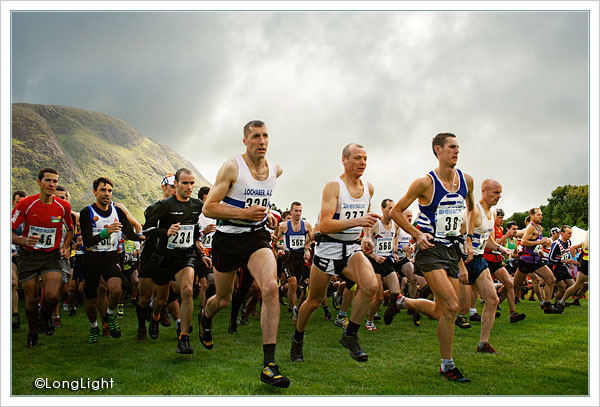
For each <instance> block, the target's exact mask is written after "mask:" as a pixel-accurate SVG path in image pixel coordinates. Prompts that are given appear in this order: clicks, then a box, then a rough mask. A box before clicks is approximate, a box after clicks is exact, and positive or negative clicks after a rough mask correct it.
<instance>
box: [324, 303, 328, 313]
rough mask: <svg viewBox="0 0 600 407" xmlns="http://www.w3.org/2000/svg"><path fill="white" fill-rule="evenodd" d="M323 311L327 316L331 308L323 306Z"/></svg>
mask: <svg viewBox="0 0 600 407" xmlns="http://www.w3.org/2000/svg"><path fill="white" fill-rule="evenodd" d="M323 311H325V313H326V314H329V307H328V306H327V305H325V306H323Z"/></svg>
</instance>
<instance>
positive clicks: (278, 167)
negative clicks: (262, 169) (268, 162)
mask: <svg viewBox="0 0 600 407" xmlns="http://www.w3.org/2000/svg"><path fill="white" fill-rule="evenodd" d="M275 167H276V168H277V178H279V177H280V176H281V174H283V170H282V169H281V167H280V166H279V164H276V165H275Z"/></svg>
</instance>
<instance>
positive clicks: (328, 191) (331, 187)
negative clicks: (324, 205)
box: [323, 180, 340, 197]
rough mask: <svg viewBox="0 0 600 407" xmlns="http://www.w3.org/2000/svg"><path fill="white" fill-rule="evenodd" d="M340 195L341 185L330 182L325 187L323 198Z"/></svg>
mask: <svg viewBox="0 0 600 407" xmlns="http://www.w3.org/2000/svg"><path fill="white" fill-rule="evenodd" d="M339 194H340V184H339V183H338V182H337V181H335V180H334V181H328V182H327V183H326V184H325V187H323V197H325V196H326V195H327V196H329V195H334V196H335V197H337V196H338V195H339Z"/></svg>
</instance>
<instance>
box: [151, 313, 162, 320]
mask: <svg viewBox="0 0 600 407" xmlns="http://www.w3.org/2000/svg"><path fill="white" fill-rule="evenodd" d="M152 320H153V321H160V314H158V315H154V312H152Z"/></svg>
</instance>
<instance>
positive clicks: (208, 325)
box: [200, 312, 266, 366]
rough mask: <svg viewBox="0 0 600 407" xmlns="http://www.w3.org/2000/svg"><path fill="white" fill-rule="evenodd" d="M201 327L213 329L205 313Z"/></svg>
mask: <svg viewBox="0 0 600 407" xmlns="http://www.w3.org/2000/svg"><path fill="white" fill-rule="evenodd" d="M200 325H202V328H204V329H211V328H212V319H208V318H207V317H206V315H205V314H204V312H203V313H202V318H201V319H200ZM265 366H266V365H265Z"/></svg>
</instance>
